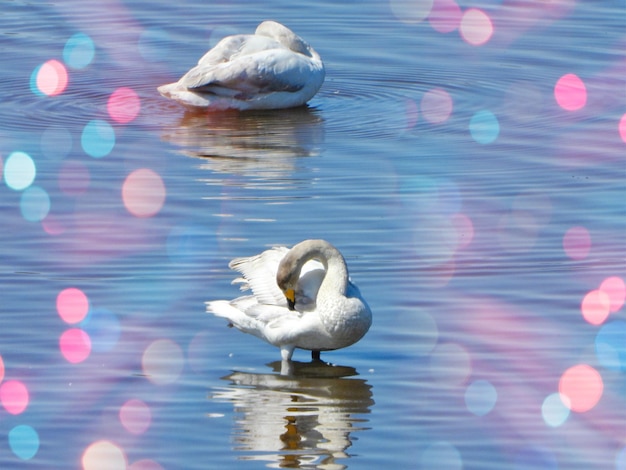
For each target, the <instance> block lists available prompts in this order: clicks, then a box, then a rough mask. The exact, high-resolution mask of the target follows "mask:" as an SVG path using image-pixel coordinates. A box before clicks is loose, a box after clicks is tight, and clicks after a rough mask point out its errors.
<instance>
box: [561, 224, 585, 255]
mask: <svg viewBox="0 0 626 470" xmlns="http://www.w3.org/2000/svg"><path fill="white" fill-rule="evenodd" d="M563 250H564V251H565V254H566V255H567V256H568V257H569V258H571V259H574V260H581V259H585V258H586V257H587V256H588V255H589V251H590V250H591V235H590V234H589V230H587V229H586V228H585V227H572V228H570V229H568V230H567V232H565V235H564V236H563Z"/></svg>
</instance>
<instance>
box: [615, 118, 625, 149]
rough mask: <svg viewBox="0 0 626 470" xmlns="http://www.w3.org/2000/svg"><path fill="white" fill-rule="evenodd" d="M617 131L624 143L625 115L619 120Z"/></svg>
mask: <svg viewBox="0 0 626 470" xmlns="http://www.w3.org/2000/svg"><path fill="white" fill-rule="evenodd" d="M617 129H618V131H619V136H620V137H621V139H622V141H623V142H625V143H626V113H625V114H623V115H622V118H621V119H620V120H619V124H618V127H617Z"/></svg>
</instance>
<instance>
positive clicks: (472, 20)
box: [459, 8, 494, 46]
mask: <svg viewBox="0 0 626 470" xmlns="http://www.w3.org/2000/svg"><path fill="white" fill-rule="evenodd" d="M459 32H460V33H461V37H462V38H463V40H464V41H465V42H467V43H468V44H470V45H472V46H482V45H484V44H486V43H487V42H489V40H490V39H491V36H493V32H494V27H493V22H492V21H491V18H490V17H489V15H488V14H487V13H485V12H484V11H482V10H479V9H478V8H470V9H468V10H466V11H465V12H464V13H463V16H462V17H461V24H460V25H459Z"/></svg>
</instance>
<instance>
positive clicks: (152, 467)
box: [128, 459, 165, 470]
mask: <svg viewBox="0 0 626 470" xmlns="http://www.w3.org/2000/svg"><path fill="white" fill-rule="evenodd" d="M128 470H165V469H164V468H163V467H162V466H161V465H160V464H158V463H157V462H155V461H154V460H150V459H142V460H137V461H136V462H134V463H133V464H132V465H131V466H130V467H128Z"/></svg>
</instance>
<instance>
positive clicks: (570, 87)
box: [554, 73, 587, 111]
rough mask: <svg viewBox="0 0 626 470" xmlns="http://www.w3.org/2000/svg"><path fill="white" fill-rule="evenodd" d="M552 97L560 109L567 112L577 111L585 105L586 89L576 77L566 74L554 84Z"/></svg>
mask: <svg viewBox="0 0 626 470" xmlns="http://www.w3.org/2000/svg"><path fill="white" fill-rule="evenodd" d="M554 97H555V99H556V102H557V103H558V105H559V106H560V107H561V108H563V109H565V110H567V111H577V110H579V109H581V108H583V107H584V106H585V104H586V103H587V89H586V88H585V84H584V82H583V81H582V80H581V79H580V78H579V77H578V76H577V75H574V74H573V73H568V74H567V75H563V76H562V77H561V78H559V80H558V81H557V82H556V85H555V86H554Z"/></svg>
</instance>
